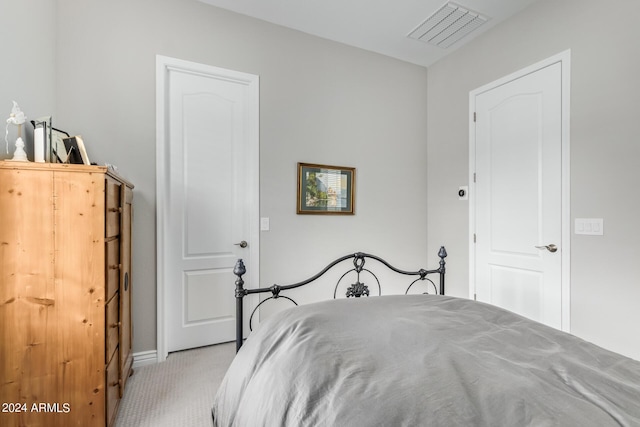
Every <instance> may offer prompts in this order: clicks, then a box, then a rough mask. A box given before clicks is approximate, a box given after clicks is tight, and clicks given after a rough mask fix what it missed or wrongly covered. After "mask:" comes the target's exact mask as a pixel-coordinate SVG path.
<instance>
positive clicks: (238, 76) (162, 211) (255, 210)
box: [156, 55, 260, 362]
mask: <svg viewBox="0 0 640 427" xmlns="http://www.w3.org/2000/svg"><path fill="white" fill-rule="evenodd" d="M171 71H180V72H186V73H193V74H197V75H203V76H210V77H212V78H217V79H221V80H227V81H231V82H235V83H238V84H243V85H246V86H247V88H248V110H249V114H248V122H249V125H248V128H247V129H246V132H247V135H248V138H247V139H248V141H249V142H248V143H249V150H248V152H249V155H248V156H247V158H245V159H244V166H245V169H244V173H245V174H247V175H248V176H247V182H248V183H249V188H248V191H247V194H245V200H246V201H247V207H248V209H249V210H250V212H249V215H248V216H249V218H250V227H249V228H250V229H249V236H247V237H248V240H249V241H250V242H251V245H249V247H248V248H247V250H249V256H250V260H251V261H250V262H251V264H250V265H247V274H246V276H245V277H246V279H245V280H247V282H248V287H251V286H252V284H257V283H259V278H260V229H259V224H260V129H259V125H260V121H259V117H260V114H259V111H260V92H259V76H257V75H253V74H247V73H242V72H239V71H233V70H228V69H224V68H219V67H214V66H211V65H206V64H199V63H196V62H190V61H185V60H181V59H176V58H170V57H166V56H162V55H156V286H157V287H156V294H157V296H156V304H157V310H156V311H157V322H156V328H157V331H156V332H157V338H156V339H157V342H156V346H157V360H158V362H162V361H164V360H166V358H167V355H168V350H167V348H168V346H167V328H166V324H165V322H166V315H165V313H166V312H167V307H166V304H167V302H168V298H167V290H168V289H167V284H166V283H165V280H164V279H165V277H166V274H167V272H166V267H165V266H166V265H167V262H166V259H167V247H166V243H165V236H166V235H167V233H168V230H169V227H168V224H167V223H166V218H167V217H168V215H167V214H168V211H169V204H170V201H169V200H168V199H167V197H166V196H167V191H168V189H169V179H170V177H169V158H168V152H169V151H168V149H169V138H168V135H169V129H168V127H169V123H168V117H167V114H166V108H165V105H166V103H167V100H168V88H169V79H168V76H169V72H171ZM253 286H255V285H253ZM234 289H235V288H234V284H233V283H229V293H233V292H234Z"/></svg>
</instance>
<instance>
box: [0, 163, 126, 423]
mask: <svg viewBox="0 0 640 427" xmlns="http://www.w3.org/2000/svg"><path fill="white" fill-rule="evenodd" d="M107 181H109V182H116V179H115V178H114V177H113V176H112V175H111V174H110V173H107V171H106V168H102V167H95V166H93V167H92V166H77V165H74V166H73V167H69V166H68V165H51V164H31V163H24V164H17V163H11V162H0V280H1V282H0V404H2V403H6V404H12V405H13V406H12V408H13V409H14V410H13V411H12V412H11V413H8V412H0V425H2V426H3V427H4V426H46V427H56V426H61V427H62V426H64V427H66V426H83V427H86V426H105V425H106V424H107V421H108V420H112V419H113V418H114V415H115V411H116V410H117V406H118V402H119V399H120V397H121V395H122V388H123V385H124V384H123V382H122V380H121V377H122V376H123V375H128V374H129V372H128V371H127V372H124V371H121V369H120V356H118V357H112V356H113V355H114V354H117V353H118V352H117V351H115V349H117V348H119V339H120V336H121V332H120V329H121V326H120V324H121V322H122V319H121V318H120V316H121V314H120V313H121V311H122V307H121V304H122V303H121V302H120V297H119V292H118V290H119V286H120V283H119V282H120V278H119V276H118V275H117V274H116V275H114V276H113V277H114V279H113V280H115V282H116V283H115V284H114V289H115V291H113V295H112V297H113V301H114V304H115V305H114V307H113V310H111V312H110V315H109V321H110V322H111V323H113V324H115V325H116V327H115V329H112V332H111V334H110V333H109V331H110V328H109V327H108V326H109V325H107V320H106V319H107V316H106V303H107V287H106V280H107V273H106V271H107V266H108V261H107V257H106V244H105V233H106V218H107V217H108V216H109V215H108V212H107V210H106V197H105V194H106V191H105V188H106V183H107ZM123 182H124V181H123ZM123 182H121V183H120V185H122V186H124V185H125V184H123ZM118 191H119V190H118ZM118 194H119V193H118ZM119 210H120V206H119V200H118V201H117V217H116V219H117V221H118V222H120V213H119ZM119 229H120V224H118V226H117V230H119ZM129 231H130V229H129ZM128 239H129V240H130V237H128ZM116 248H117V249H116V252H119V251H120V248H119V247H118V246H116ZM110 262H115V263H117V264H118V271H119V270H121V267H120V265H122V260H121V259H116V260H113V259H112V260H110ZM128 263H129V264H127V265H130V261H128ZM127 297H130V295H128V294H127ZM127 304H128V306H130V302H127ZM128 321H130V319H128ZM126 327H127V328H131V325H126ZM107 342H109V343H110V345H111V348H112V351H111V353H112V354H111V355H109V354H107V353H108V352H107V347H106V346H107ZM109 357H111V358H112V359H114V360H115V363H113V364H112V366H115V368H114V369H113V370H112V371H111V372H109V375H110V377H111V378H112V381H111V383H112V384H115V385H112V386H111V389H109V384H108V382H107V370H106V366H107V363H108V362H109V360H107V359H108V358H109ZM110 366H111V365H110ZM114 375H115V380H113V376H114ZM107 396H110V397H111V400H110V401H109V403H108V404H107ZM107 406H108V407H109V412H110V413H108V412H107Z"/></svg>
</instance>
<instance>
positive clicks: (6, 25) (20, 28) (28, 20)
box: [0, 0, 56, 159]
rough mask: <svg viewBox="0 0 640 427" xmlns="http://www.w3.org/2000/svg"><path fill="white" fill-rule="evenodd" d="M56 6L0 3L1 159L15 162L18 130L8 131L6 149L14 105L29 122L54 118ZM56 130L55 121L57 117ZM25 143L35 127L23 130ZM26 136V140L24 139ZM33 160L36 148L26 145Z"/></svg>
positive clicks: (38, 0)
mask: <svg viewBox="0 0 640 427" xmlns="http://www.w3.org/2000/svg"><path fill="white" fill-rule="evenodd" d="M55 22H56V19H55V2H52V1H50V0H24V1H9V0H0V40H2V41H3V42H2V52H1V53H0V55H2V60H0V64H2V66H0V118H1V120H0V128H1V131H0V133H1V134H2V138H0V159H6V158H9V159H10V158H12V157H13V151H14V147H15V145H14V143H15V140H16V136H17V127H16V126H13V125H11V126H10V127H9V138H8V139H9V154H7V151H6V148H5V145H6V143H5V139H4V136H5V126H6V123H5V120H6V119H7V118H8V117H9V114H10V113H11V108H12V107H13V102H11V101H16V102H17V103H18V105H19V106H20V109H21V110H22V111H23V112H24V113H25V114H26V116H27V120H28V121H30V120H33V119H37V118H40V117H43V116H51V115H54V114H55V109H54V107H55V105H54V97H55V93H56V91H55V76H56V73H55V71H56V70H55V37H54V34H55V32H54V28H55ZM54 126H56V123H55V117H54ZM22 135H23V139H25V141H26V142H28V141H29V140H30V138H32V137H33V126H31V123H29V122H27V123H26V124H25V125H24V126H23V133H22ZM25 135H26V138H25ZM26 149H27V155H28V156H29V158H30V159H33V147H32V145H30V144H27V147H26Z"/></svg>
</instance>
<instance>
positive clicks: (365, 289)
mask: <svg viewBox="0 0 640 427" xmlns="http://www.w3.org/2000/svg"><path fill="white" fill-rule="evenodd" d="M438 257H440V267H439V268H437V269H435V270H425V269H420V270H417V271H406V270H401V269H399V268H396V267H394V266H392V265H391V264H389V263H388V262H387V261H385V260H384V259H382V258H380V257H378V256H376V255H371V254H367V253H364V252H356V253H353V254H350V255H345V256H342V257H340V258H338V259H336V260H334V261H332V262H331V263H329V264H328V265H327V266H326V267H325V268H324V269H323V270H322V271H320V272H319V273H318V274H316V275H314V276H312V277H310V278H308V279H306V280H303V281H301V282H297V283H292V284H290V285H273V286H270V287H268V288H255V289H245V288H244V280H243V279H242V276H243V275H244V274H245V273H246V272H247V270H246V268H245V266H244V262H243V261H242V259H239V260H238V261H237V262H236V265H235V268H234V269H233V274H235V275H236V277H237V279H236V292H235V295H236V352H237V351H238V350H240V347H242V343H243V331H244V325H243V322H244V320H243V299H244V297H245V296H247V295H250V294H259V293H266V292H270V293H271V296H270V297H269V298H265V299H264V300H262V301H260V303H259V304H258V305H256V307H255V308H254V309H253V311H252V312H251V316H250V318H249V329H250V330H251V329H252V320H253V315H254V314H255V312H256V311H257V310H258V308H259V307H260V306H261V305H262V304H264V303H265V302H266V301H269V300H272V299H277V298H284V299H287V300H289V301H291V302H293V303H294V304H295V305H298V303H297V302H296V301H295V300H293V299H292V298H290V297H288V296H284V295H280V292H282V291H286V290H288V289H294V288H299V287H300V286H304V285H306V284H309V283H311V282H313V281H315V280H317V279H319V278H320V277H321V276H323V275H324V274H325V273H326V272H327V271H329V270H331V269H332V268H333V267H334V266H336V265H337V264H339V263H341V262H343V261H346V260H348V259H352V260H353V268H350V269H349V270H347V271H346V272H345V273H344V274H343V275H342V276H340V279H338V282H337V283H336V286H335V288H334V291H333V298H334V299H335V298H336V295H337V291H338V287H339V285H340V282H341V281H342V279H344V278H345V277H346V276H347V275H348V274H349V273H351V272H355V273H356V277H357V278H356V282H355V283H353V284H351V286H349V287H348V288H347V292H346V297H347V298H351V297H355V298H359V297H361V296H369V293H370V290H369V286H367V285H366V284H364V283H363V282H361V281H360V273H362V272H367V273H369V274H370V275H371V276H373V278H374V279H375V281H376V284H377V288H378V295H381V294H382V287H381V285H380V281H379V280H378V277H377V276H376V275H375V274H374V273H373V272H372V271H371V270H368V269H366V268H364V264H365V260H366V259H367V258H370V259H373V260H376V261H378V262H380V263H381V264H383V265H385V266H386V267H388V268H389V269H390V270H392V271H394V272H396V273H398V274H402V275H406V276H418V277H417V278H416V279H415V280H413V281H412V282H411V283H410V284H409V286H408V287H407V289H406V291H405V294H408V293H409V290H410V289H411V287H412V286H413V285H414V284H415V283H416V282H418V281H424V280H426V281H428V282H430V283H431V285H433V287H434V290H435V292H436V294H439V295H444V275H445V261H444V259H445V258H446V257H447V251H446V249H445V248H444V246H441V247H440V250H439V251H438ZM429 274H439V275H440V277H439V286H438V287H436V284H435V283H434V282H433V280H431V279H430V278H429V277H427V276H428V275H429Z"/></svg>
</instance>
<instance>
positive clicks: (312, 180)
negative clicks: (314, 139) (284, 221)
mask: <svg viewBox="0 0 640 427" xmlns="http://www.w3.org/2000/svg"><path fill="white" fill-rule="evenodd" d="M355 183H356V169H355V168H352V167H343V166H328V165H318V164H313V163H298V193H297V210H296V212H297V213H298V214H314V215H353V214H354V212H355V210H354V200H355V197H354V196H355Z"/></svg>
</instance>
